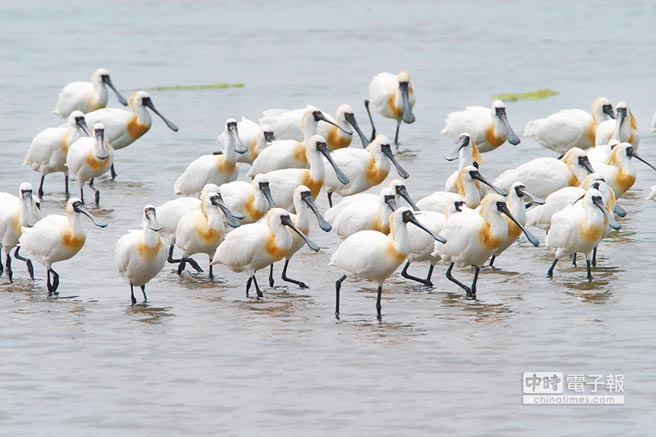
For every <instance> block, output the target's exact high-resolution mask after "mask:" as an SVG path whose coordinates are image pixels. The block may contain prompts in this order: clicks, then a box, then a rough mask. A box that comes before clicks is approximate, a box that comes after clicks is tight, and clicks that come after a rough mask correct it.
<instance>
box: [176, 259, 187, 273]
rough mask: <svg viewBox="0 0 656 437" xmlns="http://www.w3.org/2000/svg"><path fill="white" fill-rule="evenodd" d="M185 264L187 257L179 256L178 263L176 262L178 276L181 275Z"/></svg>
mask: <svg viewBox="0 0 656 437" xmlns="http://www.w3.org/2000/svg"><path fill="white" fill-rule="evenodd" d="M186 265H187V258H180V264H178V276H182V272H183V271H184V269H185V267H186Z"/></svg>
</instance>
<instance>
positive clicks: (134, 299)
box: [130, 284, 137, 305]
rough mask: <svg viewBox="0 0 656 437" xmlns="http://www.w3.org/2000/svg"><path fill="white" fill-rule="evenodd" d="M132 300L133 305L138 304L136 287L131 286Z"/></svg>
mask: <svg viewBox="0 0 656 437" xmlns="http://www.w3.org/2000/svg"><path fill="white" fill-rule="evenodd" d="M130 300H131V301H132V305H136V304H137V298H136V297H134V285H132V284H130Z"/></svg>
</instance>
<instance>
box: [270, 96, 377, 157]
mask: <svg viewBox="0 0 656 437" xmlns="http://www.w3.org/2000/svg"><path fill="white" fill-rule="evenodd" d="M308 110H310V111H316V110H318V108H317V107H315V106H311V105H308V106H306V107H305V108H300V109H292V110H286V109H268V110H266V111H264V113H263V114H262V118H260V120H259V122H260V123H262V124H263V125H265V124H266V125H270V126H272V127H273V130H274V132H278V130H279V131H280V133H279V134H278V136H279V137H280V138H281V139H286V140H296V141H302V140H304V139H305V138H307V137H308V136H312V135H315V134H318V135H321V136H322V137H324V138H325V139H326V143H327V144H328V149H329V150H330V151H331V152H332V151H333V150H335V149H340V148H342V147H348V146H349V145H350V144H351V140H352V139H353V132H350V131H349V126H350V127H353V129H355V131H356V132H357V133H358V135H359V136H360V140H361V141H362V147H365V146H366V145H367V144H368V143H369V141H367V138H366V137H365V136H364V134H363V133H362V131H361V130H360V127H359V126H358V123H357V121H356V120H355V113H354V111H353V108H352V107H351V106H350V105H347V104H343V105H339V106H338V107H337V111H336V112H335V118H332V117H330V116H329V115H328V114H326V113H325V112H322V115H323V116H324V117H325V118H326V120H325V121H324V120H321V121H318V123H317V127H316V131H312V132H307V130H306V129H304V127H303V116H304V114H305V113H306V112H307V111H308Z"/></svg>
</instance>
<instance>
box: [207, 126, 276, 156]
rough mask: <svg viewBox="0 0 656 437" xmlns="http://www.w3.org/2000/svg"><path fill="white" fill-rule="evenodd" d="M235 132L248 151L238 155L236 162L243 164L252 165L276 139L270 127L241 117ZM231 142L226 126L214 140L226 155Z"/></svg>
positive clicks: (230, 135)
mask: <svg viewBox="0 0 656 437" xmlns="http://www.w3.org/2000/svg"><path fill="white" fill-rule="evenodd" d="M237 132H238V134H239V140H240V141H241V143H242V144H243V145H244V146H245V147H246V149H248V150H247V151H246V153H238V154H237V156H236V161H237V162H241V163H244V164H253V161H255V159H256V158H257V157H258V156H259V155H260V153H261V152H262V151H263V150H264V149H265V148H267V147H268V146H269V145H270V144H271V143H272V142H273V141H275V139H276V136H275V133H274V131H273V129H272V128H271V127H270V126H267V125H262V126H260V125H259V124H257V123H255V122H254V121H252V120H249V119H248V118H246V117H242V118H241V120H240V121H238V122H237ZM231 141H234V139H233V138H232V134H231V133H230V130H229V129H228V127H227V126H226V127H225V128H224V129H223V132H221V134H220V135H219V137H218V138H217V139H216V142H217V144H219V145H220V146H221V147H222V148H223V149H222V150H223V153H226V149H227V147H228V143H229V142H231Z"/></svg>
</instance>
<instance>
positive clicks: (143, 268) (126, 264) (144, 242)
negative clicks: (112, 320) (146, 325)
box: [114, 205, 166, 305]
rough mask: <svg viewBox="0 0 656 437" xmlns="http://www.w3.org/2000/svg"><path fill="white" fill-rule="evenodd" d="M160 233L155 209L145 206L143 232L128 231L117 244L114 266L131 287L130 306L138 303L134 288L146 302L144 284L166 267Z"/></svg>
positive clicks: (164, 249) (164, 250) (164, 247)
mask: <svg viewBox="0 0 656 437" xmlns="http://www.w3.org/2000/svg"><path fill="white" fill-rule="evenodd" d="M161 230H162V226H161V225H160V224H159V222H158V221H157V213H156V211H155V207H154V206H152V205H146V207H145V208H144V219H143V227H142V230H140V231H129V232H128V233H127V234H125V235H123V236H122V237H121V238H120V239H119V240H118V241H117V242H116V247H115V248H114V256H115V259H116V266H117V267H118V273H119V274H120V275H121V276H123V279H125V282H127V283H128V284H129V285H130V298H131V300H132V305H134V304H136V303H137V299H135V297H134V287H135V286H136V287H140V288H141V292H142V293H143V297H144V302H147V301H148V297H147V296H146V284H147V283H148V282H150V280H151V279H153V278H154V277H155V276H157V274H158V273H159V272H160V271H161V270H162V268H164V264H166V246H165V245H164V243H163V242H162V237H160V234H159V231H161Z"/></svg>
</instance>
